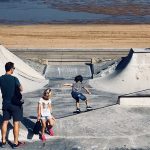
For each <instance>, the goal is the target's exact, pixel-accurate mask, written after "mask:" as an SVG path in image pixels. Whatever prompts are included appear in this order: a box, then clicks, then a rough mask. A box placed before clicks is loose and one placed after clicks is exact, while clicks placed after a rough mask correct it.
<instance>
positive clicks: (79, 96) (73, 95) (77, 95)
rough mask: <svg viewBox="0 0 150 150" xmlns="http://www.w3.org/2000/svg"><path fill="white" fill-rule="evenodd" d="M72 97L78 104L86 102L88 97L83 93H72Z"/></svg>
mask: <svg viewBox="0 0 150 150" xmlns="http://www.w3.org/2000/svg"><path fill="white" fill-rule="evenodd" d="M71 95H72V97H73V98H74V99H75V100H76V102H79V100H82V101H85V100H86V97H85V96H84V95H83V94H82V93H78V92H72V93H71Z"/></svg>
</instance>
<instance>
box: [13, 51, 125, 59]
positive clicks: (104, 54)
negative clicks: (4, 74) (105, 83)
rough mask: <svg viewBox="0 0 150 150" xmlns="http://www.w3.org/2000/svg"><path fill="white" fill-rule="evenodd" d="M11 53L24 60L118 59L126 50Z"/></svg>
mask: <svg viewBox="0 0 150 150" xmlns="http://www.w3.org/2000/svg"><path fill="white" fill-rule="evenodd" d="M10 51H11V52H13V53H14V54H16V55H17V56H19V57H20V58H26V59H50V58H60V57H62V58H63V57H64V58H68V59H69V58H80V57H84V58H93V57H96V58H100V59H105V58H111V59H114V58H119V57H122V56H126V55H127V53H128V50H127V49H11V50H10Z"/></svg>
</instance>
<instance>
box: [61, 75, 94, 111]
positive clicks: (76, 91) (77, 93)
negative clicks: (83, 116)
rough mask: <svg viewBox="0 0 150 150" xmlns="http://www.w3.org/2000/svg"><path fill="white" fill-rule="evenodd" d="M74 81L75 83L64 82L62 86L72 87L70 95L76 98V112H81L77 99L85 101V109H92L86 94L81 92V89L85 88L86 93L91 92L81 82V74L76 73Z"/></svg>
mask: <svg viewBox="0 0 150 150" xmlns="http://www.w3.org/2000/svg"><path fill="white" fill-rule="evenodd" d="M74 81H75V83H73V84H69V83H66V84H64V86H70V87H72V92H71V95H72V97H73V98H74V99H75V100H76V112H77V113H80V112H81V110H80V106H79V100H82V101H85V104H86V109H87V111H89V110H92V107H91V106H89V105H88V100H87V98H86V96H85V95H83V94H82V89H85V90H86V92H87V93H88V94H91V92H90V91H89V90H88V89H87V88H86V87H85V86H84V84H83V83H82V81H83V77H82V76H81V75H78V76H76V77H75V79H74Z"/></svg>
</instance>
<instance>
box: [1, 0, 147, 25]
mask: <svg viewBox="0 0 150 150" xmlns="http://www.w3.org/2000/svg"><path fill="white" fill-rule="evenodd" d="M0 23H9V24H11V23H12V24H13V23H16V24H32V23H114V24H136V23H138V24H143V23H146V24H149V23H150V0H0Z"/></svg>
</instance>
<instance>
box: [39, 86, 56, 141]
mask: <svg viewBox="0 0 150 150" xmlns="http://www.w3.org/2000/svg"><path fill="white" fill-rule="evenodd" d="M51 96H52V91H51V89H50V88H48V89H46V90H45V91H44V92H43V96H42V97H41V98H40V100H39V102H38V109H37V112H38V117H37V120H38V121H39V120H41V122H42V130H41V139H42V141H46V137H45V129H46V127H47V128H48V131H49V134H50V136H54V131H53V129H52V127H53V126H54V124H55V121H56V120H55V118H54V117H53V116H52V105H51V103H52V102H51Z"/></svg>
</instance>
